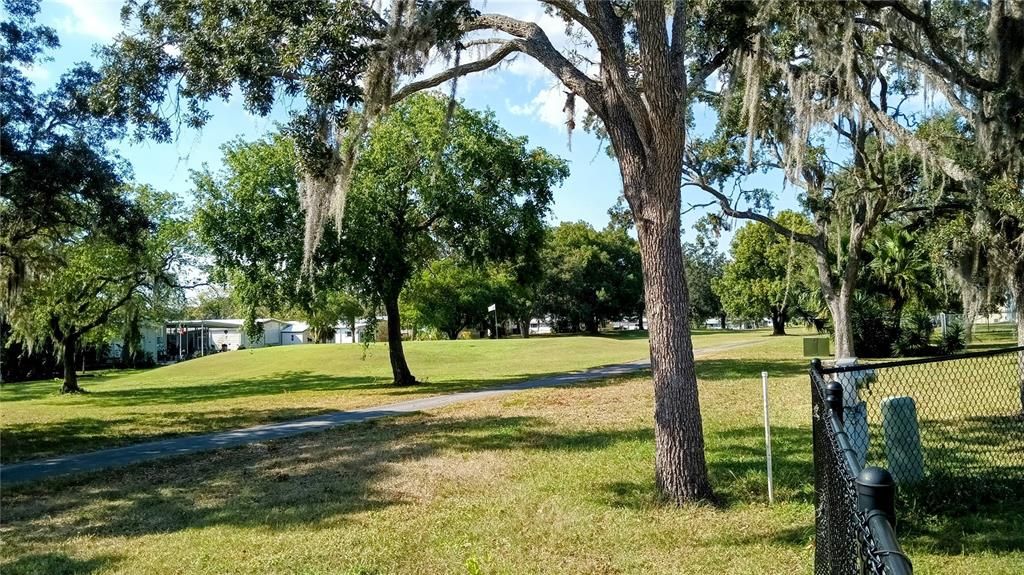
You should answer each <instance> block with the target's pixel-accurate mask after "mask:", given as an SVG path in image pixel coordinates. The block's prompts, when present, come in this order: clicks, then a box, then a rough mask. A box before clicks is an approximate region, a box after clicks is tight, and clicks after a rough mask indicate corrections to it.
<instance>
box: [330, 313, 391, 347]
mask: <svg viewBox="0 0 1024 575" xmlns="http://www.w3.org/2000/svg"><path fill="white" fill-rule="evenodd" d="M387 321H388V318H387V317H379V318H377V325H378V326H381V325H387V324H386V322H387ZM367 325H369V322H368V321H367V320H365V319H360V320H356V330H355V331H354V332H353V331H352V326H351V325H349V323H348V322H347V321H346V322H339V323H338V325H336V326H334V343H360V342H362V341H363V340H365V339H366V326H367ZM372 336H373V334H371V339H370V341H373V339H372Z"/></svg>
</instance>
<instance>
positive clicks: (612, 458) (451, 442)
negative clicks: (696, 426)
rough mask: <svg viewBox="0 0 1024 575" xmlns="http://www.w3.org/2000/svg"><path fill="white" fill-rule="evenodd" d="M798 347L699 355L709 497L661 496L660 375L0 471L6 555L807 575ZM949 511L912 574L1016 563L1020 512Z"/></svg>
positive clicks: (805, 422) (18, 564)
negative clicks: (143, 458) (37, 479)
mask: <svg viewBox="0 0 1024 575" xmlns="http://www.w3.org/2000/svg"><path fill="white" fill-rule="evenodd" d="M799 351H800V340H799V338H796V337H789V338H772V339H770V340H769V341H766V342H764V343H762V344H757V345H755V346H752V347H746V348H743V349H737V350H733V351H731V352H728V353H723V354H719V355H716V356H712V357H708V358H705V359H701V360H699V361H698V373H699V376H700V379H701V384H700V388H701V403H702V409H703V413H704V428H705V433H706V437H707V450H708V462H709V467H710V471H711V474H712V478H713V481H714V484H715V486H716V489H717V493H718V495H719V497H720V502H719V503H718V505H715V506H711V505H703V506H691V507H684V508H674V507H670V506H663V505H661V504H659V503H658V501H657V500H656V498H655V489H654V482H653V457H654V448H653V437H652V432H651V426H652V421H651V412H652V401H653V398H652V390H651V385H650V380H649V378H648V377H643V376H638V377H627V378H619V379H613V380H608V381H604V382H596V383H592V384H583V385H579V386H572V387H566V388H558V389H535V390H529V391H525V392H522V393H519V394H516V395H514V396H510V397H506V398H501V399H493V400H483V401H479V402H472V403H467V404H462V405H458V406H453V407H450V408H445V409H442V410H438V411H434V412H430V413H424V414H416V415H411V416H406V417H401V418H392V419H385V420H379V421H377V422H374V423H369V424H361V425H357V426H353V427H350V428H342V429H337V430H332V431H327V432H324V433H319V434H311V435H307V436H303V437H300V438H294V439H289V440H283V441H277V442H270V443H267V444H256V445H251V446H248V447H245V448H237V449H231V450H222V451H218V452H213V453H208V454H203V455H198V456H191V457H187V458H178V459H174V460H168V461H165V462H160V463H156V464H146V465H142V466H136V467H131V468H126V469H123V470H120V471H113V472H105V473H102V474H94V475H91V476H83V477H80V478H77V479H61V480H53V481H49V482H43V483H39V484H34V485H25V486H19V487H14V488H11V489H5V490H4V493H3V498H4V518H3V526H2V532H0V536H2V539H3V542H4V544H3V546H2V548H0V550H2V551H0V553H2V555H0V571H2V572H3V573H5V574H11V575H18V574H22V573H60V572H69V573H70V572H90V573H97V574H104V573H140V574H171V573H210V574H213V573H218V574H219V573H239V574H242V573H244V574H250V573H252V574H263V573H266V574H271V573H273V574H278V573H303V574H320V573H324V574H326V573H348V574H357V573H358V574H369V573H381V574H383V573H411V574H434V573H507V574H520V573H552V574H554V573H588V574H589V573H638V574H639V573H738V574H744V573H751V574H754V573H767V574H773V573H780V574H782V573H806V572H808V571H809V570H810V569H811V565H812V556H813V544H812V541H813V529H814V509H813V486H812V484H813V478H812V472H811V471H812V459H811V452H810V423H809V417H810V403H809V399H808V383H807V376H806V362H805V361H804V360H802V359H796V358H797V357H798V354H799ZM761 370H767V371H768V372H769V373H770V385H771V394H772V400H773V408H772V418H773V440H774V446H775V451H774V455H775V480H776V504H775V505H773V506H771V507H769V506H767V505H766V502H765V500H766V486H765V472H764V444H763V437H764V436H763V428H762V426H761V406H760V403H759V400H758V397H759V393H760V378H759V373H760V371H761ZM950 523H952V525H954V526H958V528H959V529H960V530H961V531H959V532H956V530H954V529H952V528H947V527H948V526H943V524H942V522H937V523H935V524H934V525H928V524H922V525H918V526H911V527H908V528H906V529H907V530H908V531H909V532H905V533H903V541H904V545H905V547H906V549H907V551H908V552H910V553H911V556H912V557H913V560H914V565H915V571H916V572H918V573H949V574H954V575H955V574H967V573H971V574H976V573H981V574H1003V573H1005V574H1011V573H1012V574H1016V573H1021V572H1022V571H1024V552H1022V549H1024V541H1022V540H1021V538H1022V537H1024V535H1022V533H1024V530H1020V529H1018V530H1017V531H1016V532H1015V533H1007V532H999V533H995V532H992V531H986V529H987V527H986V526H991V524H990V523H988V522H986V521H983V520H982V518H981V517H974V518H967V519H963V518H961V519H960V520H957V521H953V522H950ZM1003 526H1005V524H1003Z"/></svg>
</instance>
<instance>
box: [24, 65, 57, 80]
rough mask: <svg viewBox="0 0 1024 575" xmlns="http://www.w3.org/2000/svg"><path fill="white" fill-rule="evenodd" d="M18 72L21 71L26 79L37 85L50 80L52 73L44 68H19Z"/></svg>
mask: <svg viewBox="0 0 1024 575" xmlns="http://www.w3.org/2000/svg"><path fill="white" fill-rule="evenodd" d="M18 70H21V73H22V74H24V75H25V77H26V78H28V79H29V80H31V81H32V82H35V83H37V84H39V83H43V82H46V81H47V80H49V79H50V71H49V70H47V69H46V68H43V67H42V66H18Z"/></svg>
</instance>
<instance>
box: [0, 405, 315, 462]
mask: <svg viewBox="0 0 1024 575" xmlns="http://www.w3.org/2000/svg"><path fill="white" fill-rule="evenodd" d="M330 411H331V410H329V409H323V408H277V409H245V408H237V409H227V410H220V411H199V412H197V411H159V412H151V413H130V414H125V415H123V416H121V417H103V418H101V417H76V418H73V419H65V420H58V421H49V422H39V423H21V424H17V425H11V426H6V427H4V428H2V429H0V445H3V451H2V461H3V463H5V464H7V463H15V462H18V461H24V460H28V459H40V458H46V457H53V456H57V455H62V454H66V453H82V452H87V451H94V450H99V449H108V448H113V447H122V446H125V445H131V444H133V443H143V442H147V441H157V440H161V439H169V438H171V437H181V436H184V435H189V434H202V433H213V432H217V431H224V430H228V429H237V428H242V427H250V426H254V425H260V424H265V423H272V422H276V421H289V420H293V419H301V418H305V417H312V416H315V415H321V414H324V413H329V412H330Z"/></svg>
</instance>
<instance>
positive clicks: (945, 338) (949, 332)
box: [939, 320, 967, 355]
mask: <svg viewBox="0 0 1024 575" xmlns="http://www.w3.org/2000/svg"><path fill="white" fill-rule="evenodd" d="M939 347H940V350H941V352H942V353H943V354H944V355H950V354H954V353H956V352H958V351H963V349H964V348H965V347H967V333H966V331H965V330H964V324H963V322H961V321H960V320H953V321H951V322H949V323H947V324H946V333H944V334H942V339H941V343H940V344H939Z"/></svg>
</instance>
